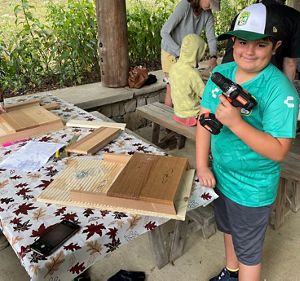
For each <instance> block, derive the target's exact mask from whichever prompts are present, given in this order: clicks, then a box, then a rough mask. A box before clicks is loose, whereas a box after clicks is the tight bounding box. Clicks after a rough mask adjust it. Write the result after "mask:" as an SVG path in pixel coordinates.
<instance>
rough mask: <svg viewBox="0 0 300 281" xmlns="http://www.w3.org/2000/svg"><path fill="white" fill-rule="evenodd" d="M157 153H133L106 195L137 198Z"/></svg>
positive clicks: (156, 158)
mask: <svg viewBox="0 0 300 281" xmlns="http://www.w3.org/2000/svg"><path fill="white" fill-rule="evenodd" d="M158 157H159V156H158V155H146V154H142V153H135V154H134V155H133V156H132V157H131V158H130V160H129V162H128V163H127V165H126V166H125V168H124V169H123V170H122V172H121V173H120V175H119V177H118V178H117V179H116V181H115V182H114V183H113V185H112V186H111V188H110V189H109V191H108V193H107V195H109V196H114V197H121V198H129V199H136V200H138V199H139V197H140V193H141V191H142V188H143V187H144V186H145V184H146V182H147V180H148V178H149V175H150V171H151V169H152V168H153V165H154V161H157V160H158Z"/></svg>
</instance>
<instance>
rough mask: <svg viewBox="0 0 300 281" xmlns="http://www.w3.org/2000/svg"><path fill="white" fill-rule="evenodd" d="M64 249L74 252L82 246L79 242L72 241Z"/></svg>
mask: <svg viewBox="0 0 300 281" xmlns="http://www.w3.org/2000/svg"><path fill="white" fill-rule="evenodd" d="M64 249H65V250H69V251H72V252H74V251H76V250H79V249H81V247H80V246H79V245H78V244H77V243H76V244H73V243H71V244H69V245H66V246H64Z"/></svg>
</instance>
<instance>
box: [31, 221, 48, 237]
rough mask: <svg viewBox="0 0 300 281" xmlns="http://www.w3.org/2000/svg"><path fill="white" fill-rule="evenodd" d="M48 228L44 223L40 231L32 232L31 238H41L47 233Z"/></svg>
mask: <svg viewBox="0 0 300 281" xmlns="http://www.w3.org/2000/svg"><path fill="white" fill-rule="evenodd" d="M46 230H47V228H46V227H45V225H44V224H43V223H42V224H41V225H40V226H39V229H38V230H32V234H31V236H30V237H41V236H42V235H43V234H44V233H45V232H46Z"/></svg>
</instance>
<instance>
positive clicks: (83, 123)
mask: <svg viewBox="0 0 300 281" xmlns="http://www.w3.org/2000/svg"><path fill="white" fill-rule="evenodd" d="M66 126H67V127H79V128H94V129H97V128H100V127H107V128H119V129H121V130H125V127H126V124H125V123H115V122H104V121H99V120H94V121H87V120H76V119H73V120H69V121H68V122H67V123H66Z"/></svg>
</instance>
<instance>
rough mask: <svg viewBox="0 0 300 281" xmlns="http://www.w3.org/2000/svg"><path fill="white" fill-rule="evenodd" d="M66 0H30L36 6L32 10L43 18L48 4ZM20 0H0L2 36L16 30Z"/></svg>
mask: <svg viewBox="0 0 300 281" xmlns="http://www.w3.org/2000/svg"><path fill="white" fill-rule="evenodd" d="M63 2H66V1H65V0H42V1H41V0H30V1H29V3H30V5H32V6H34V7H35V8H34V9H33V10H32V13H33V14H34V16H36V17H38V18H40V19H41V20H42V19H43V18H45V15H46V12H47V5H48V4H49V3H63ZM20 3H21V1H20V0H0V7H1V9H0V33H2V36H4V37H6V36H9V35H10V34H11V33H14V32H16V31H17V30H16V29H17V28H16V26H15V14H14V8H15V6H16V5H18V4H20Z"/></svg>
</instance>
